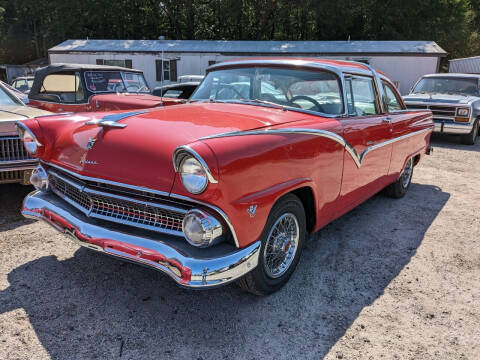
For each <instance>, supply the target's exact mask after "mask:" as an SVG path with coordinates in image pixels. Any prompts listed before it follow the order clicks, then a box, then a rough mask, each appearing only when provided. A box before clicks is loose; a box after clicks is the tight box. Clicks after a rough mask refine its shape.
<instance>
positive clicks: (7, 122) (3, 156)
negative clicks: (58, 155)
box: [0, 82, 50, 185]
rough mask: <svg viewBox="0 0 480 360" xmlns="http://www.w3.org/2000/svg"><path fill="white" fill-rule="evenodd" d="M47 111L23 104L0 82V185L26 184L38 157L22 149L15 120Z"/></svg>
mask: <svg viewBox="0 0 480 360" xmlns="http://www.w3.org/2000/svg"><path fill="white" fill-rule="evenodd" d="M48 114H50V113H49V112H47V111H43V110H39V109H34V108H31V107H28V106H26V105H25V104H24V103H23V102H22V101H21V100H20V99H19V98H18V97H17V96H16V94H15V93H14V92H12V91H10V90H9V89H8V88H7V87H6V86H5V85H4V84H3V82H0V184H5V183H22V184H24V185H27V184H29V183H30V175H31V172H32V170H33V169H34V168H35V167H36V166H37V164H38V160H37V159H34V158H32V157H31V156H30V155H29V154H28V153H27V152H26V151H25V149H24V148H23V145H22V143H21V141H20V138H19V136H18V133H17V130H16V128H15V122H17V121H19V120H22V119H28V118H32V117H34V116H42V115H48Z"/></svg>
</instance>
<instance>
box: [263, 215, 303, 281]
mask: <svg viewBox="0 0 480 360" xmlns="http://www.w3.org/2000/svg"><path fill="white" fill-rule="evenodd" d="M299 236H300V235H299V226H298V220H297V218H296V216H295V215H293V214H292V213H286V214H283V215H282V216H280V217H279V218H278V219H277V221H275V223H274V224H273V226H272V228H271V230H270V233H269V234H268V238H267V242H266V243H265V249H264V251H263V266H264V269H265V272H266V273H267V275H268V276H269V277H271V278H278V277H280V276H282V275H283V274H284V273H285V272H286V271H287V270H288V269H289V267H290V265H291V264H292V262H293V259H294V258H295V253H296V251H297V247H298V240H299Z"/></svg>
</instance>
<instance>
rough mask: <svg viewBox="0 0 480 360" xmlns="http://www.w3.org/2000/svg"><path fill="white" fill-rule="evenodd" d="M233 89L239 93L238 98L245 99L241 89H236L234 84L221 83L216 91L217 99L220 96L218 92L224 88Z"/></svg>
mask: <svg viewBox="0 0 480 360" xmlns="http://www.w3.org/2000/svg"><path fill="white" fill-rule="evenodd" d="M224 89H226V90H233V92H235V93H236V94H237V95H238V98H239V99H243V95H242V94H241V93H240V91H238V90H237V89H235V87H234V86H232V85H219V87H218V89H217V91H216V92H215V99H216V98H217V97H218V93H219V92H220V91H222V90H224Z"/></svg>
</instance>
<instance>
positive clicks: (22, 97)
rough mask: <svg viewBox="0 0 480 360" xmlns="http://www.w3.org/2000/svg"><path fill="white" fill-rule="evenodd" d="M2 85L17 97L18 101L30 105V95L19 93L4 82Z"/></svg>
mask: <svg viewBox="0 0 480 360" xmlns="http://www.w3.org/2000/svg"><path fill="white" fill-rule="evenodd" d="M0 84H2V85H3V87H4V88H5V89H7V90H8V91H9V92H10V93H11V94H13V95H15V97H17V98H18V99H20V100H21V101H22V102H23V103H24V104H28V103H29V100H28V95H27V94H25V93H23V92H21V91H18V90H17V89H15V88H14V87H12V85H9V84H7V83H6V82H3V81H1V80H0Z"/></svg>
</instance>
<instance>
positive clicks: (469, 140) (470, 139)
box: [462, 120, 479, 145]
mask: <svg viewBox="0 0 480 360" xmlns="http://www.w3.org/2000/svg"><path fill="white" fill-rule="evenodd" d="M478 126H479V123H478V120H476V121H475V123H474V124H473V128H472V131H471V132H470V134H467V135H463V136H462V143H463V144H465V145H475V140H476V139H477V136H478Z"/></svg>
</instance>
